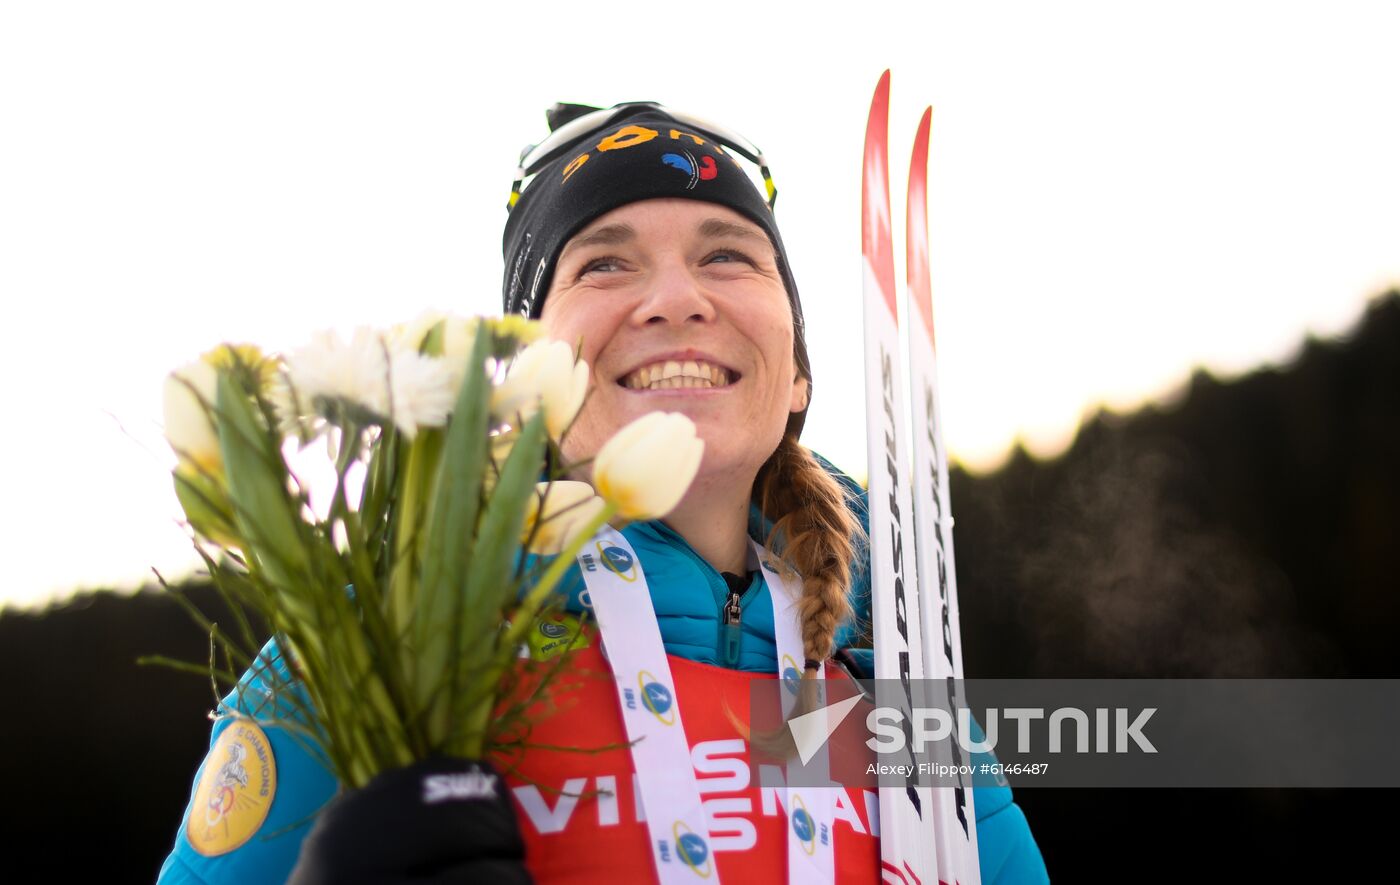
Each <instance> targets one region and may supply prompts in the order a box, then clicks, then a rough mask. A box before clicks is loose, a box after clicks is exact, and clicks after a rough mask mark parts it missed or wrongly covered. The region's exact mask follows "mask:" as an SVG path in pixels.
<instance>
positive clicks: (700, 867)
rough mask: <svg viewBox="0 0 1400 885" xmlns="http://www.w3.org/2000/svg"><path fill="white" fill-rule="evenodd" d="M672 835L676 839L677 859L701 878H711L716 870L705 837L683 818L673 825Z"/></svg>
mask: <svg viewBox="0 0 1400 885" xmlns="http://www.w3.org/2000/svg"><path fill="white" fill-rule="evenodd" d="M671 835H672V836H673V837H674V838H675V840H676V859H677V860H679V861H680V862H681V863H683V864H685V865H686V866H687V867H689V868H690V869H691V871H692V872H694V873H695V874H696V875H697V876H699V877H700V878H702V879H708V878H710V874H711V873H712V872H714V864H713V862H712V861H711V859H710V846H709V845H708V844H707V843H706V842H705V837H704V836H701V835H700V834H699V833H697V832H695V831H694V830H692V829H691V828H690V827H689V826H687V825H686V823H685V821H683V820H678V821H676V822H675V823H674V824H672V825H671Z"/></svg>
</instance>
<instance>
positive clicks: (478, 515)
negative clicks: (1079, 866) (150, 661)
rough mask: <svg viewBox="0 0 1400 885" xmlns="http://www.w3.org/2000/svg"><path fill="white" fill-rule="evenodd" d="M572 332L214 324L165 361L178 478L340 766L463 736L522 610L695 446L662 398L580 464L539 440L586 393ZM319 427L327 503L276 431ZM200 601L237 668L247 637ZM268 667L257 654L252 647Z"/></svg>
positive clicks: (667, 504)
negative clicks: (279, 347)
mask: <svg viewBox="0 0 1400 885" xmlns="http://www.w3.org/2000/svg"><path fill="white" fill-rule="evenodd" d="M588 383H589V368H588V366H587V364H586V363H584V362H583V361H582V360H578V359H576V353H575V351H574V349H573V348H572V347H570V345H569V344H567V343H565V342H560V341H549V340H544V339H541V338H540V330H539V328H538V326H537V324H535V323H533V322H530V321H527V320H524V319H521V318H518V317H507V318H503V319H486V318H476V319H462V318H455V317H443V316H433V315H429V316H425V317H423V318H420V319H419V320H418V321H415V322H413V323H410V324H405V325H402V326H398V327H395V328H394V329H392V330H389V331H387V332H376V331H373V330H369V329H360V330H357V331H356V333H355V335H354V336H353V339H352V340H351V341H350V342H349V343H348V344H347V343H345V342H343V341H342V340H341V339H340V338H339V337H337V336H336V335H334V334H331V333H323V334H321V335H320V336H318V337H316V338H315V339H314V340H313V341H312V342H311V343H310V344H309V345H307V346H306V347H304V348H301V349H299V350H296V351H294V352H291V353H288V354H286V355H285V356H279V355H264V354H263V353H262V352H261V351H260V350H259V349H258V348H256V347H253V346H249V345H236V346H235V345H222V346H220V347H217V348H215V349H214V350H212V351H210V352H208V353H206V354H205V355H204V356H203V357H202V358H201V359H200V360H198V361H196V362H194V363H191V364H189V365H187V366H184V367H182V368H180V369H178V370H176V371H175V372H173V373H171V375H170V376H169V377H168V378H167V381H166V389H165V420H166V435H167V438H168V440H169V442H170V444H171V447H172V448H173V449H174V450H175V453H176V455H177V465H176V467H175V469H174V471H173V476H174V481H175V490H176V493H177V495H178V497H179V500H180V503H181V506H182V507H183V508H184V512H185V516H186V518H187V521H188V525H189V527H190V529H191V530H192V534H193V538H194V543H195V547H196V549H197V550H198V552H199V553H200V555H201V556H202V558H203V559H204V561H205V563H206V565H207V566H208V568H209V571H210V574H211V577H212V578H213V580H214V582H215V584H216V586H217V587H218V588H219V589H220V591H221V593H223V595H224V596H225V598H226V599H227V600H229V601H230V602H232V603H235V605H234V610H235V611H240V610H241V608H242V607H246V608H249V609H251V610H252V611H253V612H255V613H256V614H257V615H258V616H260V617H261V618H262V619H263V620H264V621H265V622H266V624H267V625H268V626H269V627H270V628H271V629H272V630H273V631H274V633H275V635H276V638H277V641H278V644H279V645H280V646H281V649H282V652H283V653H284V654H285V655H287V658H288V660H289V661H290V663H291V665H292V666H291V672H292V673H293V674H294V677H293V678H294V679H295V682H296V684H295V685H291V684H288V685H285V686H282V687H283V688H285V689H286V691H284V692H283V693H282V694H283V695H284V697H285V698H287V699H288V700H289V701H290V702H291V703H292V704H293V706H294V708H295V711H296V715H295V716H294V717H292V718H293V721H291V722H286V723H282V724H285V725H288V726H289V727H296V728H299V729H300V733H302V734H304V735H306V736H307V737H309V738H310V739H311V740H313V741H314V742H315V744H316V746H317V747H318V748H319V749H320V751H321V754H322V755H323V757H324V758H325V759H326V761H327V763H328V764H329V765H330V767H331V769H332V771H333V772H334V773H335V774H336V776H337V777H338V778H339V779H340V780H341V782H342V783H344V784H347V785H349V786H351V787H359V786H363V785H364V784H366V783H367V782H368V781H369V780H370V779H371V778H372V777H374V775H376V774H378V773H379V772H381V771H385V770H388V769H391V768H398V767H401V766H404V765H407V764H410V763H412V762H414V761H417V760H420V759H424V758H428V757H429V756H433V755H449V756H461V757H471V758H480V757H482V756H483V754H484V753H486V752H487V751H489V750H490V749H491V748H492V747H493V746H495V741H496V739H497V738H498V737H499V735H500V734H501V730H502V729H503V728H505V727H506V726H507V724H508V722H507V720H506V719H503V718H501V717H499V716H497V715H495V711H496V708H497V706H498V703H499V702H500V700H501V697H502V692H503V688H504V686H505V685H506V684H507V682H508V679H509V675H510V673H511V672H512V670H513V667H514V666H515V662H516V659H517V657H518V656H519V651H520V648H521V646H522V644H523V643H524V641H525V638H526V635H527V632H528V631H529V630H530V628H531V627H532V626H533V625H534V624H535V622H536V621H537V619H538V618H539V617H540V615H541V613H542V612H544V611H545V609H546V608H547V607H548V606H550V605H551V604H554V603H555V602H557V600H556V599H555V597H556V596H557V594H554V593H552V591H554V590H555V588H556V585H557V584H558V582H559V580H560V578H562V577H563V576H564V574H565V573H566V571H567V569H568V567H569V565H570V564H571V563H572V562H573V560H574V557H575V556H576V555H577V553H578V551H579V550H580V549H581V547H582V546H583V545H584V544H585V543H586V542H587V541H588V539H589V538H590V537H591V536H592V535H593V534H594V532H596V531H597V530H598V529H599V527H601V526H602V525H603V524H604V523H605V522H608V521H613V522H621V521H627V520H638V519H652V518H658V517H660V516H662V515H664V514H665V513H667V512H668V511H669V510H671V509H672V508H674V507H675V506H676V504H677V503H678V502H679V501H680V499H681V497H682V495H683V494H684V493H685V490H686V488H687V487H688V486H689V484H690V482H691V480H692V479H693V477H694V475H695V472H696V470H697V469H698V467H699V462H700V455H701V451H702V448H703V444H702V443H701V441H700V440H699V439H698V438H697V437H696V434H695V427H694V425H693V424H692V423H691V422H690V421H689V419H687V418H685V417H684V416H682V415H676V414H663V413H652V414H649V415H646V416H644V417H642V418H640V419H638V420H637V421H635V422H633V423H632V424H630V425H628V426H627V427H625V428H623V429H622V430H621V431H620V432H619V433H618V434H617V435H616V436H615V437H613V438H612V439H611V440H609V441H608V442H607V443H606V444H605V445H604V446H603V447H602V448H601V449H600V451H599V452H598V453H597V455H596V457H595V458H594V459H593V463H592V465H591V467H592V471H591V476H592V481H593V484H592V485H591V486H590V485H589V484H587V483H583V482H578V481H574V480H569V479H566V478H565V477H566V476H569V475H577V474H578V473H579V471H580V469H581V468H584V467H586V466H587V465H582V464H568V463H565V461H564V458H563V456H562V453H561V451H560V448H559V440H560V439H562V438H563V437H564V435H565V434H566V433H567V432H568V428H569V425H570V424H571V422H572V421H573V419H574V416H575V415H576V414H577V413H578V411H579V409H580V407H581V406H582V403H583V401H584V398H585V396H586V393H587V387H588ZM320 438H324V439H325V441H326V444H327V452H328V456H329V457H330V459H331V461H332V462H333V465H334V476H335V484H334V490H333V492H332V493H331V495H330V500H329V506H326V507H322V508H320V509H321V511H322V512H319V513H318V512H317V510H315V509H313V507H312V501H311V496H310V490H309V488H308V487H307V485H306V484H305V483H303V481H302V480H301V479H300V478H299V477H298V476H297V475H296V474H295V473H294V472H293V470H292V469H291V468H290V467H289V465H288V453H289V452H293V451H296V450H297V449H298V448H305V447H306V446H308V445H309V444H311V443H312V442H313V441H316V440H318V439H320ZM237 622H238V623H237V626H238V627H239V634H237V635H235V633H233V632H231V631H228V630H223V629H221V628H219V627H218V626H217V625H214V624H212V623H209V622H207V621H205V625H206V627H207V628H208V629H209V630H210V631H211V640H216V641H217V644H218V645H220V646H222V647H223V649H224V652H225V663H226V666H222V667H220V666H217V665H215V664H214V662H213V656H212V652H211V670H212V672H213V673H214V675H215V676H216V677H218V678H221V679H223V680H225V681H226V682H228V683H229V684H234V685H236V684H237V682H238V674H239V672H240V670H241V669H243V668H244V667H246V666H248V665H250V664H251V663H253V662H254V661H255V660H256V656H257V652H256V651H255V649H256V648H258V645H259V642H260V640H259V638H258V637H257V636H256V633H255V631H254V630H253V628H252V627H251V625H250V622H249V620H248V619H246V618H245V617H242V616H240V617H239V618H238V619H237ZM269 669H270V668H269Z"/></svg>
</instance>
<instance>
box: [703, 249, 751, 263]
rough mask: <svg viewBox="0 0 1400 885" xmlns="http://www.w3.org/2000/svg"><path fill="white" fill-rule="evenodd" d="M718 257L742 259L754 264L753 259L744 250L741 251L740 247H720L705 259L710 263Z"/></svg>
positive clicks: (730, 259) (733, 259) (731, 259)
mask: <svg viewBox="0 0 1400 885" xmlns="http://www.w3.org/2000/svg"><path fill="white" fill-rule="evenodd" d="M716 258H724V259H728V260H729V261H742V262H744V263H745V264H753V259H752V258H750V257H749V256H747V255H745V254H744V253H743V252H740V251H739V250H738V249H719V250H717V251H715V252H712V253H710V255H709V257H707V258H706V259H705V263H706V264H709V263H711V262H712V261H714V259H716Z"/></svg>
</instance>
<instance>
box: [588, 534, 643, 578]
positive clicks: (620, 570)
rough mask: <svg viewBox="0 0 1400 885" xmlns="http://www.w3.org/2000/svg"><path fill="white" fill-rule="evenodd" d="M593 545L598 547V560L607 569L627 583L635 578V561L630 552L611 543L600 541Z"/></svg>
mask: <svg viewBox="0 0 1400 885" xmlns="http://www.w3.org/2000/svg"><path fill="white" fill-rule="evenodd" d="M594 546H595V547H596V548H597V549H598V558H599V560H601V561H602V563H603V565H604V567H606V568H607V570H608V571H610V572H612V573H613V574H615V575H617V576H618V577H619V578H621V579H622V580H624V581H626V582H627V583H629V584H631V583H632V582H633V581H635V580H637V561H636V560H635V559H633V558H632V554H630V553H628V552H627V551H626V550H623V549H622V548H621V547H618V546H615V545H613V544H607V545H604V543H603V542H602V541H599V542H597V543H596V544H595V545H594Z"/></svg>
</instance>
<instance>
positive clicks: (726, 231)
mask: <svg viewBox="0 0 1400 885" xmlns="http://www.w3.org/2000/svg"><path fill="white" fill-rule="evenodd" d="M700 235H701V236H702V237H738V238H740V239H748V240H757V241H759V242H761V243H763V244H765V245H767V244H768V237H767V235H766V234H763V233H761V232H760V231H759V230H758V229H757V228H754V227H750V226H749V225H747V224H736V223H734V222H732V221H725V220H724V219H723V218H709V219H706V220H705V221H703V222H701V224H700Z"/></svg>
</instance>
